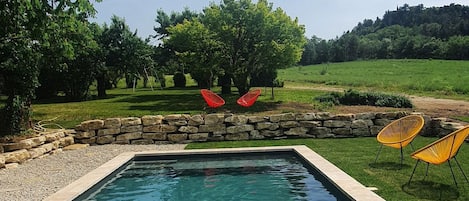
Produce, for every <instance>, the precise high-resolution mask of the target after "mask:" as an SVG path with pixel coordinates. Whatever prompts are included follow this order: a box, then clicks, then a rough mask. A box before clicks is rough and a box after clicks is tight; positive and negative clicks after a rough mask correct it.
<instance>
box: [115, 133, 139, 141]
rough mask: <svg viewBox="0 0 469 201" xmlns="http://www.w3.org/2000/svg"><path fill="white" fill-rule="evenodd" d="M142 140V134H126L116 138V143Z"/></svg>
mask: <svg viewBox="0 0 469 201" xmlns="http://www.w3.org/2000/svg"><path fill="white" fill-rule="evenodd" d="M140 138H142V132H134V133H125V134H121V135H118V136H116V141H127V140H136V139H140Z"/></svg>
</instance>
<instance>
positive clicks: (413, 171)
mask: <svg viewBox="0 0 469 201" xmlns="http://www.w3.org/2000/svg"><path fill="white" fill-rule="evenodd" d="M419 162H420V160H417V163H415V166H414V170H412V174H411V175H410V178H409V182H407V184H409V185H410V181H411V180H412V177H413V176H414V173H415V169H417V165H418V164H419Z"/></svg>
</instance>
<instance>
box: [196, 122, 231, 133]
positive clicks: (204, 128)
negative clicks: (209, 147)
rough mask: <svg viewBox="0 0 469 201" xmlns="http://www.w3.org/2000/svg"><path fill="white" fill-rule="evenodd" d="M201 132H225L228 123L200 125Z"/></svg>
mask: <svg viewBox="0 0 469 201" xmlns="http://www.w3.org/2000/svg"><path fill="white" fill-rule="evenodd" d="M199 132H201V133H209V132H213V133H215V132H216V133H219V134H225V133H226V125H225V124H207V125H200V126H199Z"/></svg>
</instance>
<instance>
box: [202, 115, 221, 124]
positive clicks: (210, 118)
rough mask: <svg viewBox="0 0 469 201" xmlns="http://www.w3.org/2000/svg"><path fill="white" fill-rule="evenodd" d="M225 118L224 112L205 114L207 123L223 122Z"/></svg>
mask: <svg viewBox="0 0 469 201" xmlns="http://www.w3.org/2000/svg"><path fill="white" fill-rule="evenodd" d="M224 120H225V115H224V114H207V115H206V116H205V125H213V124H223V122H224Z"/></svg>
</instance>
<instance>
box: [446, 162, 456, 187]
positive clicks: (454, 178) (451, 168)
mask: <svg viewBox="0 0 469 201" xmlns="http://www.w3.org/2000/svg"><path fill="white" fill-rule="evenodd" d="M448 164H449V169H450V170H451V175H453V180H454V184H456V186H458V182H456V177H455V176H454V172H453V167H451V160H448Z"/></svg>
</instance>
